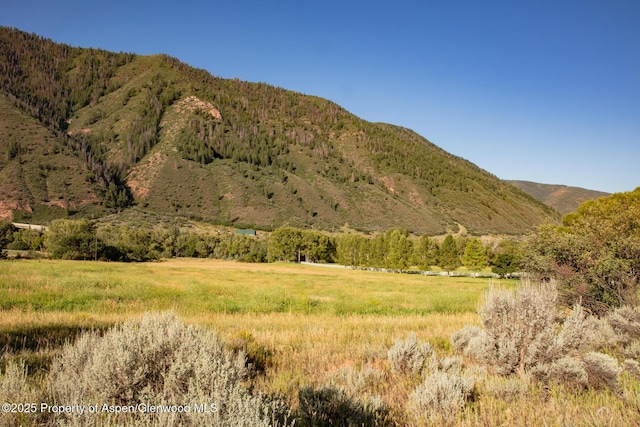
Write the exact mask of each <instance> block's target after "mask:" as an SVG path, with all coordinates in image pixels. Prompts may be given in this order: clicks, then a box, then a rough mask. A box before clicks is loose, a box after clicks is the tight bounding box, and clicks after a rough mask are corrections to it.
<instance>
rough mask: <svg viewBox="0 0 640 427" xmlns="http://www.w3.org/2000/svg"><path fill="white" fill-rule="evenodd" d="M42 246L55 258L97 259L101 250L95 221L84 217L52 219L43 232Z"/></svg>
mask: <svg viewBox="0 0 640 427" xmlns="http://www.w3.org/2000/svg"><path fill="white" fill-rule="evenodd" d="M44 246H45V249H46V250H47V252H49V253H50V255H51V257H52V258H56V259H75V260H89V259H97V257H98V253H99V252H101V250H102V242H101V241H98V237H97V235H96V230H95V223H94V222H92V221H89V220H86V219H82V220H68V219H58V220H55V221H52V222H51V225H50V226H49V229H48V230H47V231H46V232H45V234H44Z"/></svg>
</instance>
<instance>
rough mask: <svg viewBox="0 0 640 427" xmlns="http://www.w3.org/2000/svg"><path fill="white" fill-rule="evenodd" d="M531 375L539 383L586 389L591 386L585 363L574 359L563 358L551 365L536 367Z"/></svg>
mask: <svg viewBox="0 0 640 427" xmlns="http://www.w3.org/2000/svg"><path fill="white" fill-rule="evenodd" d="M531 375H532V376H533V377H534V378H536V379H537V380H538V381H553V382H556V383H558V384H566V385H570V386H578V387H580V388H586V387H587V385H588V384H589V381H588V380H589V378H588V375H587V371H586V370H585V367H584V363H583V362H582V361H581V360H579V359H577V358H574V357H562V358H560V359H558V360H555V361H553V362H551V363H545V364H540V365H536V366H535V367H533V368H532V369H531Z"/></svg>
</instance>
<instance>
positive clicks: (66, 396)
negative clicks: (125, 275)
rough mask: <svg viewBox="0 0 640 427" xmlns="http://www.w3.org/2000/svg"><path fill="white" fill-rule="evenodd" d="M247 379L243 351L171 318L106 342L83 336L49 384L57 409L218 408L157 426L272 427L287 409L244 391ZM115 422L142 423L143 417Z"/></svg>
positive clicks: (146, 321)
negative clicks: (186, 405)
mask: <svg viewBox="0 0 640 427" xmlns="http://www.w3.org/2000/svg"><path fill="white" fill-rule="evenodd" d="M246 373H247V370H246V368H245V356H244V354H243V353H242V352H232V351H229V350H228V349H227V348H226V347H225V345H224V344H223V343H222V342H221V341H220V340H219V338H217V336H215V335H213V334H212V333H210V332H208V331H206V330H204V329H201V328H198V327H193V326H185V325H184V324H182V323H180V322H179V321H178V319H177V318H176V317H175V316H173V315H172V314H170V313H168V314H162V315H146V316H145V317H144V318H143V319H142V320H140V321H129V322H126V323H124V324H122V325H121V326H118V327H114V328H112V329H110V330H109V331H107V332H106V333H105V334H104V336H99V335H97V334H95V333H88V334H85V335H82V336H81V337H80V338H79V339H78V340H77V341H76V343H75V344H73V345H67V346H66V347H65V348H64V349H63V350H62V354H61V355H60V356H59V357H58V358H57V359H55V360H54V362H53V364H52V367H51V374H50V383H51V390H52V395H53V396H52V397H53V399H54V401H55V402H57V403H58V404H71V403H81V402H85V403H93V402H104V403H106V404H109V405H123V406H129V405H133V406H135V405H138V404H140V403H144V404H153V405H156V404H158V405H160V404H164V405H175V404H184V403H185V402H193V403H200V402H202V403H215V404H216V406H217V411H216V412H210V413H207V414H203V413H195V412H193V411H192V412H190V413H183V414H163V415H159V416H158V418H157V419H156V420H155V421H157V424H156V425H178V424H189V425H217V426H237V425H246V426H254V425H260V426H263V425H264V426H267V425H271V424H272V423H273V422H274V420H275V418H276V415H277V414H276V413H275V412H276V409H278V408H282V405H279V404H278V402H277V401H274V402H272V403H269V402H267V400H266V399H265V398H263V397H262V396H260V395H251V394H250V393H249V392H248V391H247V389H245V388H244V387H243V386H242V382H243V380H244V379H245V377H246ZM98 415H100V414H99V413H98ZM143 415H144V416H145V417H149V415H148V414H143ZM138 416H141V415H138ZM116 418H117V420H114V421H117V422H118V423H127V424H128V423H131V422H132V421H136V420H137V418H136V414H119V416H118V417H116ZM145 419H147V418H145Z"/></svg>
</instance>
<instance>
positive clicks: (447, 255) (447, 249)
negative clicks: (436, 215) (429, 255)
mask: <svg viewBox="0 0 640 427" xmlns="http://www.w3.org/2000/svg"><path fill="white" fill-rule="evenodd" d="M438 267H440V268H442V269H443V270H446V271H452V270H455V269H456V268H458V267H460V254H459V252H458V246H457V245H456V241H455V240H454V239H453V236H452V235H450V234H449V235H447V237H446V238H445V239H444V241H443V242H442V245H440V250H439V252H438Z"/></svg>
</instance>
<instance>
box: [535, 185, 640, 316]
mask: <svg viewBox="0 0 640 427" xmlns="http://www.w3.org/2000/svg"><path fill="white" fill-rule="evenodd" d="M563 222H564V225H563V226H550V225H549V226H544V227H541V228H540V229H539V230H538V232H537V233H536V234H535V235H533V236H532V237H531V238H530V239H529V240H528V241H527V244H526V246H525V256H524V257H523V261H524V263H525V268H526V269H527V270H528V271H530V272H531V273H533V274H536V275H538V276H540V277H553V278H555V279H556V280H557V281H558V284H559V287H560V289H561V292H562V295H563V297H564V300H565V302H566V303H568V304H572V303H574V302H576V301H580V300H581V301H582V302H583V304H584V305H585V306H586V307H587V308H589V309H590V310H593V311H594V312H598V313H602V312H604V311H606V310H608V309H609V308H611V307H618V306H620V305H624V304H626V305H636V304H637V303H638V291H639V290H640V288H639V283H640V188H638V189H636V190H635V191H632V192H628V193H618V194H614V195H612V196H609V197H604V198H600V199H598V200H594V201H589V202H585V203H583V204H582V205H580V208H579V209H578V212H576V213H574V214H568V215H566V216H565V218H564V220H563Z"/></svg>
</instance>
